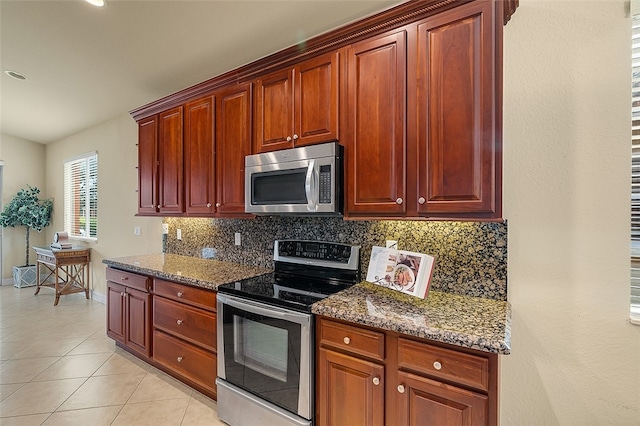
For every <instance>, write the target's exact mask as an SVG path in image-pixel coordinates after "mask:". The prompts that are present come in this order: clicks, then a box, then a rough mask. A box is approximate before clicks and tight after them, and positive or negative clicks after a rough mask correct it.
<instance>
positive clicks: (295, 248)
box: [216, 240, 360, 426]
mask: <svg viewBox="0 0 640 426" xmlns="http://www.w3.org/2000/svg"><path fill="white" fill-rule="evenodd" d="M273 259H274V267H275V270H274V272H273V273H270V274H266V275H261V276H258V277H255V278H250V279H246V280H242V281H238V282H235V283H229V284H224V285H221V286H219V287H218V302H217V304H218V305H217V306H218V325H217V333H218V378H217V380H216V384H217V387H218V416H219V417H220V419H221V420H223V421H225V422H226V423H228V424H230V425H231V426H249V425H256V424H259V425H261V426H269V425H277V426H281V425H311V424H313V413H314V404H313V400H314V398H313V389H314V374H315V371H314V344H315V339H314V326H313V316H312V314H311V305H313V304H314V303H315V302H317V301H319V300H322V299H324V298H325V297H327V296H329V295H331V294H333V293H336V292H338V291H340V290H342V289H345V288H347V287H349V286H352V285H354V284H356V283H357V282H358V281H360V247H359V246H354V245H348V244H338V243H332V242H324V241H299V240H280V241H276V242H275V245H274V256H273Z"/></svg>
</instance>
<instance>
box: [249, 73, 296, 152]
mask: <svg viewBox="0 0 640 426" xmlns="http://www.w3.org/2000/svg"><path fill="white" fill-rule="evenodd" d="M254 144H255V148H254V152H256V153H258V152H266V151H275V150H277V149H285V148H292V147H293V71H292V70H291V69H286V70H282V71H276V72H274V73H271V74H268V75H266V76H264V77H262V78H261V79H259V80H258V81H257V82H256V105H255V136H254Z"/></svg>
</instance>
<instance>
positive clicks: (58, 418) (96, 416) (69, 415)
mask: <svg viewBox="0 0 640 426" xmlns="http://www.w3.org/2000/svg"><path fill="white" fill-rule="evenodd" d="M121 409H122V406H121V405H114V406H110V407H97V408H86V409H83V410H71V411H56V412H55V413H53V414H51V416H50V417H49V418H48V419H47V421H45V422H44V423H42V426H88V425H91V426H109V425H110V424H111V423H112V422H113V420H114V419H115V418H116V416H117V415H118V413H120V410H121Z"/></svg>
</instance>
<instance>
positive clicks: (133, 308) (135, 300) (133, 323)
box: [125, 288, 151, 357]
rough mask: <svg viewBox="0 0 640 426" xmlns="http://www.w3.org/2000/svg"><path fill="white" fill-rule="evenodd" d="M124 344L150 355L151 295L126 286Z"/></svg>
mask: <svg viewBox="0 0 640 426" xmlns="http://www.w3.org/2000/svg"><path fill="white" fill-rule="evenodd" d="M126 298H127V301H126V310H125V316H126V320H125V327H126V332H125V344H126V345H127V346H128V347H129V348H131V349H133V350H135V351H136V352H139V353H141V354H143V355H145V356H147V357H148V356H151V295H150V294H149V293H145V292H142V291H138V290H134V289H132V288H127V292H126Z"/></svg>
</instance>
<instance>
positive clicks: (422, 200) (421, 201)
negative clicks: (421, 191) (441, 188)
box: [418, 197, 427, 204]
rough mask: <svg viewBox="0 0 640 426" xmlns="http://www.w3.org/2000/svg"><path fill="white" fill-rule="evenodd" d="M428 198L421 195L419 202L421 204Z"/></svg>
mask: <svg viewBox="0 0 640 426" xmlns="http://www.w3.org/2000/svg"><path fill="white" fill-rule="evenodd" d="M426 201H427V200H425V199H424V197H420V198H418V203H420V204H424V203H425V202H426Z"/></svg>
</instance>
